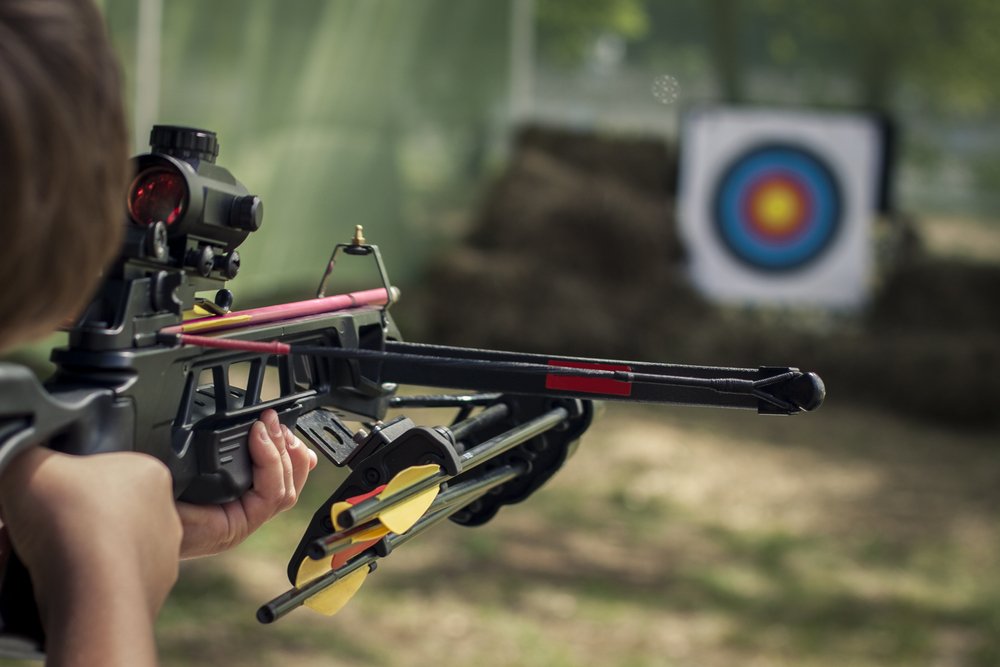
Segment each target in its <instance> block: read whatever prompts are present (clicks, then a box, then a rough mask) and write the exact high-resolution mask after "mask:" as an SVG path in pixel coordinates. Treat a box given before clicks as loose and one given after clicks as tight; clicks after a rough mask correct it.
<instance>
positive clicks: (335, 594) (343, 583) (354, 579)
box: [303, 558, 368, 616]
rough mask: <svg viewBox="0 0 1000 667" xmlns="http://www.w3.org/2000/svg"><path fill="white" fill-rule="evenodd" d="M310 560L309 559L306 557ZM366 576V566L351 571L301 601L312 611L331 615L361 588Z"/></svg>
mask: <svg viewBox="0 0 1000 667" xmlns="http://www.w3.org/2000/svg"><path fill="white" fill-rule="evenodd" d="M306 560H311V559H308V558H307V559H306ZM367 578H368V568H367V567H362V568H361V569H359V570H355V571H354V572H351V573H350V574H349V575H347V576H346V577H344V578H343V579H341V580H340V581H338V582H337V583H335V584H334V585H333V586H330V587H329V588H327V589H325V590H322V591H320V592H319V593H317V594H316V595H314V596H312V597H311V598H308V599H306V601H305V602H304V603H303V604H304V605H305V606H307V607H309V608H310V609H312V610H313V611H318V612H319V613H321V614H326V615H327V616H333V615H334V614H336V613H337V612H338V611H340V610H341V609H342V608H343V607H344V605H345V604H347V603H348V602H349V601H350V599H351V598H352V597H354V594H355V593H357V592H358V589H359V588H361V584H363V583H365V579H367Z"/></svg>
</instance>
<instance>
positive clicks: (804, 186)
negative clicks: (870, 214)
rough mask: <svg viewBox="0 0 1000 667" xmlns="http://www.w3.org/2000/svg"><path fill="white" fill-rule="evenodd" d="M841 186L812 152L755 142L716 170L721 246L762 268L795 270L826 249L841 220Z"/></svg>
mask: <svg viewBox="0 0 1000 667" xmlns="http://www.w3.org/2000/svg"><path fill="white" fill-rule="evenodd" d="M841 192H842V190H841V187H840V185H839V183H838V182H837V179H836V177H835V176H834V173H833V171H832V170H831V169H830V168H829V167H828V166H827V165H826V163H825V162H824V161H823V160H822V159H821V158H820V157H819V156H818V155H816V154H815V153H812V152H811V151H809V150H806V149H804V148H802V147H801V146H795V145H791V144H767V145H763V146H756V147H754V148H751V149H749V150H747V151H745V152H743V153H741V154H740V155H738V156H737V157H736V158H735V159H734V160H733V161H732V162H731V163H730V164H729V166H728V167H727V168H725V169H724V170H723V171H722V175H721V177H720V178H719V179H718V184H717V186H716V188H715V192H714V196H713V198H712V207H713V213H714V216H713V218H714V223H715V225H714V226H715V230H716V232H717V234H718V236H719V240H720V241H721V243H722V246H723V247H724V248H725V249H726V250H727V251H728V252H729V254H730V255H732V256H733V257H734V258H735V259H737V260H739V261H740V262H741V263H743V264H744V265H747V266H750V267H752V268H753V269H756V270H759V271H764V272H781V271H788V270H792V269H797V268H801V267H803V266H805V265H807V264H809V263H810V262H813V261H814V260H816V259H817V258H818V257H819V256H820V255H822V254H823V253H824V252H826V251H827V249H829V248H830V247H831V246H832V245H833V242H834V239H835V238H836V236H837V233H838V230H839V229H840V227H841V224H842V214H843V208H844V207H843V202H842V199H841Z"/></svg>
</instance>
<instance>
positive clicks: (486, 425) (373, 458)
mask: <svg viewBox="0 0 1000 667" xmlns="http://www.w3.org/2000/svg"><path fill="white" fill-rule="evenodd" d="M150 143H151V147H152V150H151V151H150V152H149V153H147V154H144V155H140V156H138V157H137V158H135V160H134V166H135V178H134V180H133V181H132V183H131V185H130V187H129V190H128V195H127V212H128V215H127V218H126V230H125V240H124V244H123V247H122V250H121V253H120V256H119V257H118V259H117V260H116V261H115V263H114V264H113V265H112V266H111V268H110V269H109V270H108V272H107V274H106V276H105V280H104V282H103V285H102V286H101V287H100V289H99V290H98V292H97V294H96V296H95V297H94V299H93V301H92V303H91V304H90V305H89V307H88V308H87V309H86V310H85V312H84V313H83V315H82V316H81V317H80V319H79V320H78V322H77V323H76V324H75V325H74V326H72V327H71V328H70V329H69V342H68V345H66V346H65V347H61V348H58V349H55V350H54V351H53V352H52V361H53V362H54V364H55V366H56V371H55V373H54V374H53V376H52V377H51V378H50V379H49V380H48V381H47V382H46V383H45V384H44V385H42V384H40V383H39V382H38V381H37V380H36V379H35V376H34V375H33V374H32V373H31V372H30V371H28V370H27V369H25V368H23V367H20V366H17V365H14V364H9V363H4V364H0V469H2V468H3V466H5V465H6V464H7V462H8V461H10V460H11V459H12V458H13V457H14V456H16V455H17V454H18V452H20V451H21V450H23V449H24V448H26V447H31V446H34V445H37V444H45V445H46V446H48V447H51V448H53V449H55V450H58V451H63V452H67V453H72V454H94V453H99V452H108V451H126V450H130V451H138V452H144V453H147V454H150V455H152V456H154V457H156V458H157V459H159V460H161V461H163V462H164V463H166V465H167V466H168V467H169V469H170V471H171V473H172V475H173V484H174V494H175V496H176V497H177V498H178V499H181V500H185V501H189V502H194V503H204V504H208V503H222V502H227V501H230V500H233V499H236V498H238V497H239V496H240V495H242V494H243V493H244V492H245V491H246V490H247V489H248V488H249V487H250V485H251V482H252V464H251V460H250V455H249V452H248V449H247V439H248V435H249V431H250V427H251V426H252V425H253V423H254V422H255V421H257V419H258V418H259V417H260V415H261V413H262V412H263V411H264V410H266V409H273V410H275V411H276V412H277V414H278V418H279V420H280V421H281V422H282V423H283V424H284V425H286V426H288V427H289V428H296V429H297V430H298V433H299V434H300V435H301V436H302V437H303V438H304V439H305V440H307V441H308V442H309V443H310V444H311V445H312V446H313V447H314V448H315V449H316V450H318V451H319V452H320V453H322V454H323V455H324V457H325V458H326V459H328V460H329V461H330V462H331V463H332V464H333V465H335V466H338V467H341V468H344V469H346V471H347V477H346V479H345V480H344V481H343V483H342V484H341V485H340V487H339V488H337V489H336V490H335V491H334V492H333V494H332V495H331V496H330V497H329V499H328V500H327V501H326V502H324V503H323V504H322V505H321V506H320V507H319V508H318V509H317V510H316V512H315V514H314V515H313V517H312V520H311V521H310V523H309V525H308V526H307V527H306V529H305V533H304V534H303V536H302V539H301V540H300V542H299V544H298V546H297V547H296V548H295V550H294V552H293V554H292V556H291V558H290V560H289V563H288V579H289V582H290V583H291V584H292V588H290V589H289V590H288V591H287V592H285V593H283V594H281V595H279V596H277V597H276V598H274V599H273V600H271V601H269V602H267V603H265V604H264V605H262V606H261V607H260V608H259V609H258V611H257V618H258V619H259V620H260V621H261V622H262V623H271V622H273V621H275V620H277V619H278V618H280V617H282V616H284V615H285V614H287V613H288V612H289V611H291V610H293V609H295V608H297V607H299V606H302V605H305V606H308V607H310V608H312V609H314V610H317V611H320V612H322V613H326V614H333V613H335V612H336V611H337V610H339V609H340V608H341V607H343V605H344V604H345V603H346V602H347V601H348V600H349V599H350V598H351V597H352V596H353V595H354V593H355V592H356V591H357V590H358V588H359V587H360V586H361V584H362V583H363V582H364V580H365V578H366V577H367V576H368V574H369V573H370V572H371V571H372V570H374V568H375V566H376V563H377V562H378V561H379V560H380V559H383V558H385V557H386V556H387V555H389V553H390V552H391V551H393V550H394V549H395V548H396V547H398V546H400V545H402V544H403V543H405V542H406V541H408V540H410V539H412V538H413V537H415V536H417V535H419V534H420V533H422V532H423V531H425V530H427V529H428V528H430V527H431V526H433V525H435V524H437V523H439V522H441V521H443V520H444V519H449V520H451V521H452V522H454V523H458V524H461V525H465V526H475V525H480V524H483V523H485V522H487V521H489V520H490V519H491V518H492V517H493V516H494V515H495V514H496V513H497V511H498V510H499V509H500V508H501V507H502V506H504V505H509V504H512V503H517V502H520V501H522V500H524V499H525V498H527V497H528V496H530V495H531V494H532V493H533V492H534V491H535V490H537V489H538V488H539V487H540V486H541V485H542V484H544V483H545V481H546V480H548V479H549V478H550V477H551V476H552V475H553V474H555V473H556V471H558V470H559V468H560V467H561V466H562V465H563V463H564V462H565V461H566V459H567V457H568V456H569V455H570V454H571V453H572V452H573V451H574V449H575V447H576V443H577V442H578V440H579V438H580V436H581V435H582V434H583V433H584V432H585V431H586V430H587V427H588V426H589V425H590V423H591V421H592V419H593V418H594V401H604V400H610V401H641V402H651V403H672V404H680V405H700V406H710V407H729V408H744V409H754V410H757V411H758V412H760V413H766V414H795V413H799V412H804V411H809V410H813V409H815V408H817V407H818V406H819V405H820V404H821V403H822V401H823V398H824V394H825V391H824V387H823V383H822V381H821V380H820V378H819V377H818V376H817V375H815V374H813V373H804V372H801V371H799V370H798V369H795V368H788V367H763V368H755V369H749V368H718V367H710V366H686V365H677V364H660V363H647V362H636V361H617V360H605V359H583V358H573V357H566V356H560V355H540V354H522V353H516V352H500V351H493V350H481V349H472V348H462V347H447V346H441V345H428V344H420V343H410V342H405V341H404V340H403V339H402V337H401V336H400V334H399V330H398V329H397V327H396V325H395V323H394V322H393V320H392V318H391V316H390V314H389V308H390V306H391V305H392V304H393V303H394V302H395V301H396V300H397V299H398V298H399V292H398V290H397V289H396V288H395V287H393V286H392V285H391V283H390V281H389V278H388V274H387V272H386V268H385V265H384V264H383V261H382V258H381V255H380V253H379V250H378V247H377V246H375V245H373V244H371V243H368V242H367V241H366V240H365V238H364V236H363V233H362V230H361V228H360V227H359V228H357V229H356V230H355V234H354V237H353V238H352V239H351V240H350V241H349V242H347V243H340V244H337V245H336V246H335V247H334V250H333V254H332V255H331V257H330V261H329V263H328V265H327V267H326V270H325V272H324V274H323V277H322V280H321V282H320V285H319V288H318V290H317V294H316V296H315V298H312V299H308V300H304V301H298V302H293V303H286V304H280V305H274V306H267V307H262V308H254V309H249V310H242V311H234V310H232V303H233V296H232V293H231V292H230V291H229V290H227V289H225V281H226V280H228V279H231V278H234V277H235V276H236V275H237V274H238V272H239V270H240V256H239V252H238V250H237V248H238V247H239V245H240V244H241V243H242V242H243V241H244V240H246V238H247V237H248V236H249V235H250V234H251V233H252V232H254V231H256V230H257V229H259V228H260V226H261V223H262V221H263V206H262V203H261V200H260V198H259V197H257V196H255V195H253V194H251V193H250V192H249V191H248V190H247V189H246V188H245V187H244V186H243V185H242V184H241V183H240V182H239V181H238V180H236V178H235V177H234V176H233V175H232V174H231V173H230V172H229V171H228V170H226V169H224V168H222V167H220V166H218V165H216V164H215V159H216V156H217V155H218V150H219V148H218V141H217V139H216V136H215V134H214V133H212V132H209V131H205V130H196V129H192V128H183V127H175V126H156V127H154V128H153V130H152V133H151V136H150ZM341 255H346V256H354V257H361V258H369V260H371V261H374V263H375V266H376V268H377V270H378V274H379V276H380V280H381V283H382V284H381V286H380V287H378V288H376V289H370V290H365V291H359V292H351V293H346V294H336V295H330V296H328V295H327V294H326V287H327V282H328V279H329V278H330V275H331V273H332V271H333V269H334V266H335V264H336V261H337V259H338V256H341ZM213 291H214V292H215V294H214V296H212V297H211V298H209V297H206V296H204V295H205V294H209V293H211V292H213ZM407 385H412V386H415V387H423V388H430V389H431V390H432V391H437V393H430V394H428V393H424V394H419V395H417V394H414V393H412V392H406V391H400V389H401V388H402V387H405V386H407ZM438 390H440V391H438ZM445 390H447V391H445ZM454 390H459V391H457V392H456V391H454ZM424 391H427V389H424ZM429 407H434V408H452V409H453V410H454V412H455V414H454V418H453V419H451V420H450V421H449V423H447V424H438V425H433V426H423V425H418V424H416V423H414V421H412V420H411V419H409V418H407V417H396V418H393V419H388V417H387V411H388V410H389V409H391V408H392V409H396V408H401V409H405V408H429ZM387 419H388V421H386V420H387ZM351 424H360V427H359V428H352V427H351ZM0 634H2V637H0V652H6V653H7V654H19V655H28V654H35V655H38V654H39V652H40V651H41V650H43V641H44V633H43V632H42V628H41V625H40V623H39V620H38V616H37V610H36V608H35V606H34V599H33V596H32V593H31V584H30V579H29V577H28V575H27V572H26V571H25V570H24V568H23V566H22V565H21V564H20V563H18V562H17V561H16V559H13V560H12V562H11V563H10V564H9V566H8V569H7V572H6V576H5V579H4V585H3V590H2V594H0Z"/></svg>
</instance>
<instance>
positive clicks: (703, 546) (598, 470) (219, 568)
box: [159, 400, 1000, 667]
mask: <svg viewBox="0 0 1000 667" xmlns="http://www.w3.org/2000/svg"><path fill="white" fill-rule="evenodd" d="M996 436H997V433H996V432H960V431H955V430H946V429H943V428H942V427H939V426H932V425H928V424H924V423H921V422H918V421H913V420H909V421H907V420H903V419H901V418H899V417H896V416H888V415H886V414H883V413H880V412H876V411H870V410H867V409H865V408H862V407H857V406H851V405H843V404H838V403H837V402H836V400H834V401H832V402H831V403H830V404H828V405H826V406H824V407H823V408H822V409H821V410H820V411H818V412H817V413H814V414H810V415H803V416H798V417H793V418H774V417H758V416H756V415H754V414H752V413H744V412H735V411H709V410H704V409H681V408H666V409H653V408H649V407H641V406H640V407H634V406H621V405H611V406H609V407H608V409H607V411H606V413H605V415H604V416H603V417H602V418H601V419H600V420H599V421H598V422H597V423H596V424H595V425H594V426H593V427H592V428H591V430H590V431H589V432H588V433H587V434H586V436H585V438H584V441H583V443H582V446H581V447H580V449H579V451H578V453H577V455H576V456H575V457H574V458H573V459H572V460H571V461H570V462H569V463H568V464H567V466H566V468H565V469H564V470H563V471H562V472H561V473H560V474H559V475H557V476H556V477H555V478H554V479H553V480H552V481H551V483H550V484H549V485H548V486H547V487H546V488H545V489H543V490H542V491H540V492H539V493H537V494H536V495H535V496H533V497H532V498H530V499H529V500H528V501H527V502H525V503H524V504H522V505H519V506H515V507H510V508H505V509H504V510H503V511H501V513H500V514H499V515H498V517H497V518H496V519H494V520H493V521H492V522H490V523H489V524H487V525H485V526H483V527H480V528H474V529H468V528H461V527H458V526H454V525H451V524H446V525H443V526H440V527H438V528H435V529H434V531H433V532H431V533H429V534H428V535H425V536H423V537H421V538H420V539H418V540H415V541H414V542H412V543H410V544H408V545H406V546H405V547H403V548H402V549H400V550H399V551H398V552H396V553H394V554H393V555H392V556H390V557H389V558H388V559H386V560H385V561H384V562H383V563H382V565H381V567H380V568H379V569H378V570H377V571H376V572H375V573H374V574H372V575H371V576H370V577H369V580H368V582H367V584H366V585H365V586H364V587H363V588H362V589H361V591H360V593H359V594H358V595H357V597H356V598H355V599H354V600H353V601H352V602H351V603H350V604H349V605H348V607H347V608H346V609H345V610H344V611H342V612H341V613H340V614H339V615H338V616H336V617H334V618H325V617H321V616H318V615H315V614H313V613H311V612H309V611H306V610H300V611H297V612H295V613H293V614H292V615H291V616H289V617H288V618H286V619H283V620H281V621H279V622H278V623H276V624H275V625H273V626H268V627H262V626H259V625H257V623H256V621H255V620H254V618H253V614H254V611H255V609H256V607H257V605H259V604H260V603H261V602H262V601H264V600H265V599H269V598H270V597H272V596H273V595H275V594H277V593H278V592H280V591H281V590H283V589H284V588H285V587H286V582H285V580H284V577H283V569H284V564H285V561H284V559H285V558H287V555H288V553H289V552H290V550H291V547H292V546H293V544H294V543H295V542H296V541H297V539H298V536H299V531H301V530H302V529H303V528H304V525H305V522H306V517H307V516H308V514H309V513H310V512H311V509H312V508H313V507H315V506H316V505H318V503H319V502H320V501H321V500H322V499H323V498H325V496H326V495H327V494H328V493H329V492H330V490H332V488H333V486H334V485H335V483H336V480H335V475H334V474H332V472H331V470H330V469H332V466H324V470H323V471H317V472H318V474H317V475H315V476H314V478H313V479H312V480H311V482H310V485H309V486H310V491H309V493H308V494H307V496H306V497H305V498H303V500H302V502H301V509H300V510H297V511H296V512H294V513H292V514H290V515H287V516H286V517H284V518H282V519H281V520H279V521H277V522H274V523H273V524H272V525H270V526H268V527H267V528H265V529H264V530H263V531H261V532H260V533H259V534H257V535H256V536H254V537H253V538H252V539H251V541H250V542H249V543H247V544H246V545H244V546H243V547H241V548H239V549H238V550H236V551H235V552H233V553H231V554H230V555H227V556H225V557H222V558H217V559H209V560H203V561H196V562H191V563H187V564H186V565H185V567H184V571H183V573H182V578H181V583H180V585H179V587H178V589H177V591H176V592H175V594H174V595H173V597H172V598H171V601H170V603H169V605H168V607H167V609H166V610H165V612H164V614H163V617H162V619H161V622H160V625H159V630H160V642H161V647H162V653H163V656H164V664H166V665H210V664H231V665H286V664H287V665H292V664H294V665H298V666H312V665H387V666H399V667H404V666H406V667H409V666H418V665H421V666H422V665H469V664H475V665H477V666H479V667H493V666H496V667H500V666H507V665H510V666H514V665H518V666H522V665H523V666H532V665H538V666H546V667H549V666H560V665H565V666H570V665H579V666H584V665H586V666H591V665H593V666H598V665H601V666H604V665H622V666H636V667H639V666H646V665H648V666H653V665H657V666H659V665H672V666H691V667H696V666H697V667H713V666H716V665H719V666H722V665H735V664H740V665H761V666H764V665H767V666H770V665H775V666H783V665H789V666H790V665H796V666H799V665H807V666H826V665H829V666H831V667H832V666H834V665H836V666H838V667H839V666H842V665H857V666H859V667H860V666H868V665H873V666H874V665H935V666H951V665H955V666H958V665H970V666H971V665H977V666H978V665H983V666H985V665H997V664H1000V573H998V567H997V564H998V562H1000V524H998V520H997V517H998V516H1000V485H998V484H997V480H998V479H1000V451H998V450H997V448H996V442H997V438H996Z"/></svg>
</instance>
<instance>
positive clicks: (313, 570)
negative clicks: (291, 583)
mask: <svg viewBox="0 0 1000 667" xmlns="http://www.w3.org/2000/svg"><path fill="white" fill-rule="evenodd" d="M330 560H331V558H330V557H329V556H327V557H326V558H320V559H319V560H313V559H312V558H309V557H308V556H306V557H305V558H303V559H302V563H300V564H299V572H298V574H296V575H295V587H296V588H302V587H303V586H304V585H305V584H307V583H309V582H310V581H312V580H313V579H315V578H316V577H318V576H320V575H321V574H326V573H327V572H329V571H330Z"/></svg>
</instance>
